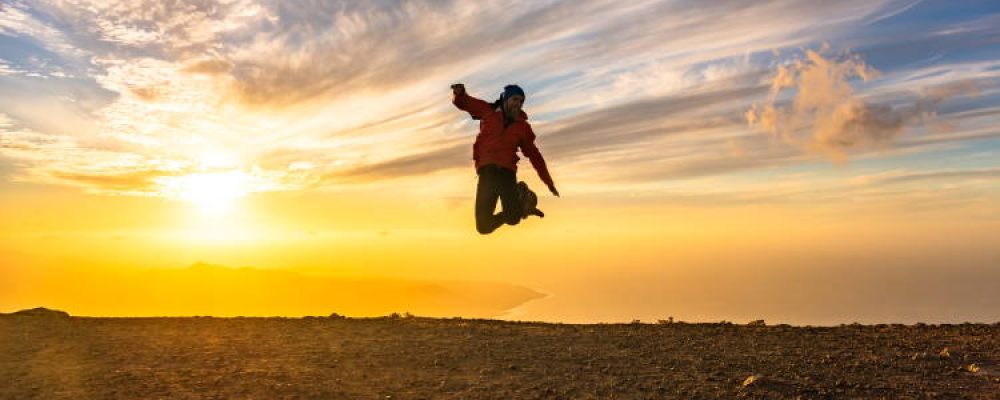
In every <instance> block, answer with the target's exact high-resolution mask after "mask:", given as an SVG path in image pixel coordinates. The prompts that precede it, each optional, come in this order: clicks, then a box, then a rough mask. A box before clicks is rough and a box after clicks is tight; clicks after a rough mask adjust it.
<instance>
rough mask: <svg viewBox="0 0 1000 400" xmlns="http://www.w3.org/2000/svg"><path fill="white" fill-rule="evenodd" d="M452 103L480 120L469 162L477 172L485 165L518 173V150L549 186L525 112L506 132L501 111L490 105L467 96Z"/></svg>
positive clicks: (546, 169)
mask: <svg viewBox="0 0 1000 400" xmlns="http://www.w3.org/2000/svg"><path fill="white" fill-rule="evenodd" d="M452 103H454V104H455V107H458V108H459V109H460V110H462V111H466V112H468V113H469V114H472V116H474V117H476V118H479V135H477V136H476V143H475V144H473V145H472V158H473V159H474V160H476V169H477V170H478V169H479V167H482V166H484V165H488V164H496V165H499V166H501V167H504V168H510V169H512V170H514V171H517V160H518V157H517V148H518V147H520V148H521V153H523V154H524V155H525V156H526V157H528V160H530V161H531V165H532V166H533V167H535V171H536V172H538V177H539V178H541V179H542V182H545V184H546V185H552V177H551V176H550V175H549V170H548V168H546V166H545V159H544V158H542V153H541V152H539V151H538V147H536V146H535V132H534V131H532V130H531V125H530V124H528V115H527V114H525V113H524V111H521V115H520V116H518V118H516V119H515V120H514V122H512V123H511V124H510V125H508V126H507V128H506V129H505V128H504V126H503V123H504V120H503V119H504V118H503V117H504V116H503V111H501V110H495V109H493V105H491V104H490V103H487V102H485V101H482V100H480V99H477V98H475V97H472V96H469V95H468V94H466V93H463V94H461V95H458V96H455V100H454V101H452Z"/></svg>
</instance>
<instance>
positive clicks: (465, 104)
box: [451, 83, 493, 119]
mask: <svg viewBox="0 0 1000 400" xmlns="http://www.w3.org/2000/svg"><path fill="white" fill-rule="evenodd" d="M451 91H452V93H453V94H454V95H455V98H454V100H452V101H451V103H452V104H454V105H455V107H458V109H459V110H462V111H465V112H467V113H469V115H472V117H473V118H475V119H483V117H484V116H486V115H487V114H489V113H491V112H493V107H492V106H491V105H490V103H487V102H485V101H482V100H480V99H477V98H475V97H472V96H469V94H468V93H466V92H465V85H463V84H461V83H456V84H454V85H451Z"/></svg>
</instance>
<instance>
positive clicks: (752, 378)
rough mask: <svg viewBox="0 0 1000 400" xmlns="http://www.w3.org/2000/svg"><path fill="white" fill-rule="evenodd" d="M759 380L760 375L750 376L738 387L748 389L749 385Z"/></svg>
mask: <svg viewBox="0 0 1000 400" xmlns="http://www.w3.org/2000/svg"><path fill="white" fill-rule="evenodd" d="M760 378H761V376H760V375H750V376H748V377H747V378H746V379H744V380H743V383H742V384H741V385H740V387H749V386H750V385H753V384H754V382H757V381H759V380H760Z"/></svg>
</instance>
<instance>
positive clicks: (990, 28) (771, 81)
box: [0, 0, 1000, 324]
mask: <svg viewBox="0 0 1000 400" xmlns="http://www.w3.org/2000/svg"><path fill="white" fill-rule="evenodd" d="M126 3H127V4H126ZM154 3H155V4H154ZM212 3H213V2H204V4H202V3H198V4H192V5H190V7H191V8H190V9H188V8H184V7H175V6H174V5H164V4H160V3H158V2H152V1H150V2H149V4H146V3H143V2H124V3H115V2H110V3H109V2H102V1H96V2H88V1H84V2H83V3H82V4H81V5H78V6H69V5H66V4H64V3H62V2H50V1H44V0H40V1H32V2H14V3H11V4H10V5H7V4H6V3H5V5H4V6H3V7H0V312H7V311H14V310H17V309H21V308H28V307H35V306H47V307H54V308H60V309H64V310H66V311H68V312H70V313H73V314H78V315H192V314H203V313H210V314H217V315H293V316H294V315H311V314H326V313H329V312H341V313H345V314H349V315H375V314H380V313H388V312H392V311H399V312H404V311H410V312H413V313H416V314H421V313H423V314H424V315H435V316H450V315H466V316H488V317H502V318H514V319H540V320H548V321H566V322H597V321H631V320H633V319H637V318H638V319H643V320H647V321H653V320H656V319H660V318H666V317H667V316H673V317H675V318H677V319H681V320H690V321H717V320H721V319H728V320H734V321H750V320H755V319H761V318H763V319H766V320H768V321H769V322H770V321H774V322H779V321H780V322H790V323H797V324H806V323H812V324H835V323H842V322H854V321H860V322H916V321H927V322H932V321H952V322H955V321H959V322H960V321H966V320H972V321H980V322H992V321H996V320H1000V314H998V311H997V310H1000V294H998V293H1000V291H997V290H995V288H996V287H1000V268H997V267H998V266H1000V246H997V243H1000V218H998V217H1000V212H998V211H1000V210H998V204H1000V185H998V179H997V178H998V177H1000V163H998V160H1000V158H998V157H997V156H996V155H997V149H1000V136H998V131H997V130H996V126H998V125H997V122H1000V121H998V118H997V115H1000V112H998V110H1000V103H998V101H1000V58H998V57H997V54H998V53H997V51H996V45H995V43H993V42H995V40H992V39H991V38H995V37H996V32H995V30H996V28H995V23H994V22H995V21H994V19H995V15H996V13H997V10H996V9H995V6H992V5H991V3H989V2H984V3H983V4H980V3H977V2H968V3H963V4H962V5H960V6H949V8H948V10H947V11H948V12H947V13H943V12H942V10H941V7H943V6H942V5H941V4H938V3H934V2H909V1H895V0H880V1H869V0H865V1H860V0H859V1H841V2H830V3H829V4H822V5H818V4H817V3H815V2H795V1H791V2H784V1H781V2H779V1H774V2H768V1H764V2H756V3H754V4H747V5H744V6H743V9H741V10H740V11H739V12H738V13H734V12H733V10H731V9H730V8H731V7H729V6H725V7H719V6H715V5H712V4H702V3H701V2H689V3H685V2H655V1H654V2H647V3H642V4H635V5H632V6H628V7H624V6H614V5H609V4H610V3H609V4H606V3H602V2H600V1H579V2H563V3H554V4H546V3H538V2H526V3H524V4H520V5H519V6H516V7H510V8H498V7H496V6H493V5H489V4H475V3H468V2H457V3H454V4H444V3H440V4H438V3H433V4H432V3H420V2H408V3H406V4H405V5H402V6H399V7H395V6H393V5H387V4H382V3H368V2H357V3H356V2H347V3H343V4H340V3H324V4H323V5H316V4H314V5H301V4H292V3H287V2H276V1H266V0H260V1H257V0H238V1H229V2H219V3H218V4H212ZM154 5H155V7H153V6H154ZM394 7H395V8H394ZM148 10H155V12H147V11H148ZM991 17H993V19H990V18H991ZM914 26H920V27H921V29H920V30H919V31H914V30H913V27H914ZM991 40H992V41H991ZM914 43H916V44H917V45H915V44H914ZM455 82H464V83H465V84H466V86H467V87H468V88H469V91H470V93H471V94H472V95H475V96H479V97H481V98H483V99H485V100H488V101H490V100H493V98H494V97H495V96H496V94H497V93H498V91H499V88H501V87H503V85H504V84H507V83H512V82H515V83H518V84H520V85H521V86H522V87H524V88H525V90H526V91H527V98H526V102H525V106H524V107H525V111H526V112H527V113H528V114H529V115H530V122H531V123H532V126H533V128H534V130H535V132H536V133H537V135H538V139H537V144H538V146H539V148H540V149H541V151H542V154H543V155H544V156H545V158H546V160H547V162H548V165H549V169H550V171H551V172H552V175H553V177H554V179H555V181H556V184H557V186H558V188H559V191H560V192H561V193H562V197H561V198H555V197H552V196H550V195H548V193H545V190H544V185H542V184H541V183H540V181H539V179H538V177H537V176H536V174H535V171H534V170H533V168H532V167H531V166H530V164H529V163H527V162H522V163H521V165H520V169H519V171H518V177H519V179H523V180H525V181H526V182H528V184H529V185H531V187H533V188H535V189H536V191H538V192H539V195H540V208H542V209H543V210H544V211H546V213H547V216H546V218H545V219H537V218H531V219H528V220H526V221H524V222H522V223H521V224H520V225H518V226H516V227H502V228H500V229H499V230H498V231H497V232H495V233H494V234H492V235H489V236H481V235H479V234H477V233H476V231H475V229H474V226H475V225H474V220H473V210H472V208H473V201H474V198H473V197H474V194H475V193H474V192H475V185H476V175H475V171H474V170H473V168H472V160H471V147H472V143H473V141H474V140H475V134H476V132H477V127H478V126H477V124H476V122H475V121H472V120H470V119H469V118H468V115H467V114H465V113H464V112H461V111H459V110H456V109H455V108H454V107H453V106H452V104H451V103H450V101H451V93H450V89H449V86H450V85H451V84H452V83H455ZM522 158H523V157H522ZM538 189H542V190H538ZM195 265H202V266H204V265H209V266H211V268H210V269H208V270H206V269H204V268H202V269H199V268H195V267H192V266H195ZM272 280H273V282H272ZM471 282H478V283H471ZM298 287H301V290H297V288H298ZM324 293H329V296H325V295H324ZM257 294H260V295H257Z"/></svg>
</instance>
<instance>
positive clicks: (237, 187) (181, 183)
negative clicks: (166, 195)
mask: <svg viewBox="0 0 1000 400" xmlns="http://www.w3.org/2000/svg"><path fill="white" fill-rule="evenodd" d="M173 183H174V184H175V185H176V194H177V197H178V198H180V199H181V200H184V201H187V202H190V203H192V204H194V205H195V206H197V207H198V210H199V211H200V212H201V213H202V214H203V215H205V216H210V217H221V216H225V215H227V214H229V213H230V212H232V211H233V208H234V206H235V205H236V202H237V200H239V199H240V198H241V197H244V196H246V195H247V193H249V192H250V183H251V177H250V176H249V175H247V174H246V173H243V172H240V171H228V172H199V173H193V174H189V175H184V176H180V177H177V178H176V179H175V181H174V182H173Z"/></svg>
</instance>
